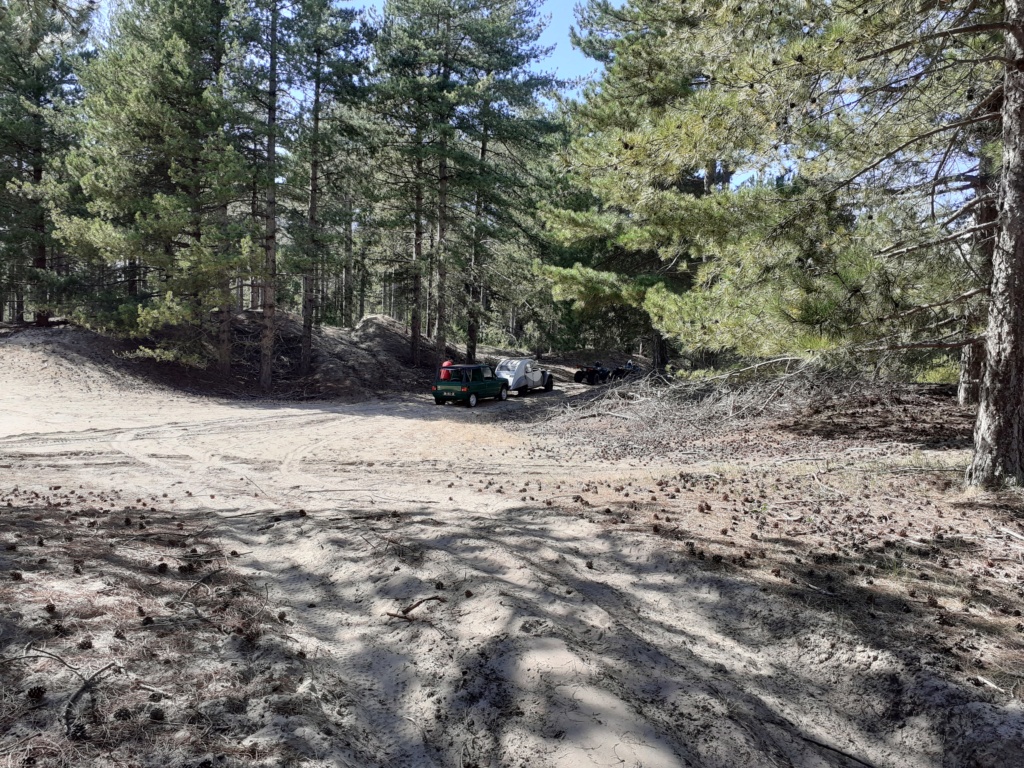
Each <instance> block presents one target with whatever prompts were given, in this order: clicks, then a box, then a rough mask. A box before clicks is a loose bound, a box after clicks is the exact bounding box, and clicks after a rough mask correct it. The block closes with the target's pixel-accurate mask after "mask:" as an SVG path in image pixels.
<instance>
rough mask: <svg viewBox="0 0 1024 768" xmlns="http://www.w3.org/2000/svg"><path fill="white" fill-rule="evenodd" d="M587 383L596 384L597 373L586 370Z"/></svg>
mask: <svg viewBox="0 0 1024 768" xmlns="http://www.w3.org/2000/svg"><path fill="white" fill-rule="evenodd" d="M587 384H590V385H591V386H593V385H594V384H597V374H596V373H595V372H594V371H588V372H587Z"/></svg>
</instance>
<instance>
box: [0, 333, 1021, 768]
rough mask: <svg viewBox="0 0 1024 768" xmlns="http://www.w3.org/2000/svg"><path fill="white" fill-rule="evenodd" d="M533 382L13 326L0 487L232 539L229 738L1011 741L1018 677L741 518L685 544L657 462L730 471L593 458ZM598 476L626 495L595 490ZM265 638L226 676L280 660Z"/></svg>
mask: <svg viewBox="0 0 1024 768" xmlns="http://www.w3.org/2000/svg"><path fill="white" fill-rule="evenodd" d="M546 397H550V398H554V397H564V394H561V395H560V394H558V393H550V394H544V393H538V394H536V395H530V396H528V397H527V398H526V399H525V401H522V402H517V399H516V398H512V399H510V401H509V402H508V403H505V404H499V403H493V402H485V403H482V404H481V405H480V406H479V407H477V408H476V409H472V410H471V409H468V408H463V407H454V406H444V407H436V406H435V405H434V404H433V403H432V402H431V401H430V400H429V399H428V398H427V397H400V398H394V399H390V400H384V401H372V402H366V403H356V404H323V403H318V404H294V403H274V402H239V401H228V400H224V401H214V400H210V399H207V398H201V397H193V396H190V395H188V394H184V393H181V392H174V391H171V390H160V389H155V388H154V387H152V386H149V385H146V384H145V383H143V382H139V381H137V380H134V379H132V378H131V377H130V376H128V375H125V374H120V373H117V372H115V371H114V370H112V369H110V368H109V367H105V366H103V365H100V364H97V363H96V362H94V361H93V360H92V359H91V358H89V357H88V356H85V357H77V356H76V354H75V353H74V351H73V348H69V347H68V346H67V345H66V344H64V343H63V342H62V341H61V340H60V338H59V336H53V335H51V336H46V335H44V334H37V333H34V332H30V333H22V334H18V335H16V336H14V337H12V338H10V339H7V340H5V341H3V342H2V343H0V497H2V496H4V495H5V494H7V495H10V494H13V493H14V489H15V488H17V492H18V493H21V494H24V493H25V492H26V491H30V490H31V491H33V492H36V493H39V494H45V493H46V491H47V490H48V489H50V488H52V487H54V486H55V485H61V486H63V487H65V488H75V489H77V490H76V492H77V493H79V494H81V495H82V496H85V495H88V494H92V495H93V496H92V497H95V498H99V497H101V496H102V497H103V498H104V499H110V501H109V502H108V503H109V506H110V508H111V510H113V509H114V508H115V507H116V509H117V510H118V511H120V510H121V509H122V507H124V505H128V506H130V507H131V508H132V509H133V510H134V512H133V514H134V513H137V512H139V511H140V510H141V509H145V510H146V511H147V512H148V514H149V515H150V516H151V517H154V516H155V517H158V516H160V515H165V514H166V515H171V514H173V515H176V516H178V517H180V518H182V519H189V520H197V519H198V520H202V521H204V522H205V525H206V526H208V527H209V529H210V531H211V534H209V535H214V536H215V537H216V540H217V541H218V542H219V546H220V547H221V549H223V550H224V551H225V552H227V551H229V550H233V551H235V552H237V553H239V556H238V557H237V558H235V559H234V560H232V561H231V565H232V567H233V568H236V569H237V570H238V571H240V572H241V573H242V575H243V576H244V577H245V578H246V579H247V580H248V581H250V582H251V583H252V584H254V585H256V587H257V588H258V589H263V590H265V592H264V594H265V595H266V600H267V606H269V607H267V608H266V610H267V611H268V612H272V613H278V612H279V611H280V612H281V613H280V614H279V615H281V616H284V617H286V618H282V619H281V621H282V622H283V623H285V624H286V627H285V630H284V632H285V634H284V637H285V638H287V639H286V641H282V642H283V643H284V646H283V647H285V649H286V651H287V652H288V653H290V654H292V656H293V657H296V658H297V659H299V661H296V662H295V663H292V664H289V665H288V666H287V676H288V677H289V678H290V679H289V681H288V682H287V683H283V682H282V683H281V685H280V686H279V687H280V690H278V689H274V691H273V692H272V693H271V694H268V695H267V696H266V697H263V698H262V699H253V700H247V701H245V702H244V704H243V705H242V706H241V707H240V708H238V707H236V711H232V712H229V713H228V714H223V713H222V714H223V716H224V717H225V718H227V720H229V721H230V723H231V724H232V726H231V727H232V729H233V730H232V731H231V733H232V734H233V735H234V736H237V737H238V744H239V745H241V746H244V747H246V748H249V749H250V752H249V753H248V754H249V755H250V757H249V758H247V759H246V760H245V761H243V762H239V763H238V764H250V765H256V764H266V765H323V766H335V765H343V766H344V765H350V766H373V765H389V766H431V765H436V766H463V767H464V768H468V766H472V765H476V766H520V765H521V766H530V767H531V768H533V767H534V766H567V767H568V766H617V765H624V766H645V767H646V768H651V767H654V766H665V767H668V766H683V765H692V766H723V767H725V766H762V765H766V766H767V765H779V766H790V765H793V766H808V767H809V766H863V765H874V766H901V767H904V766H906V767H910V766H921V767H922V768H924V767H925V766H969V765H972V766H973V765H977V766H1006V767H1007V768H1008V767H1009V766H1012V765H1019V764H1020V759H1021V755H1022V754H1024V752H1022V751H1021V750H1024V711H1022V708H1021V701H1020V698H1019V696H1020V691H1019V690H1015V691H1006V690H1002V691H997V690H993V689H990V688H988V687H986V686H984V685H980V684H978V683H977V682H976V681H975V682H971V681H970V680H969V679H968V678H969V676H970V674H969V672H965V671H963V670H961V671H960V672H957V671H956V670H955V669H954V667H953V666H951V664H950V663H947V661H946V660H941V659H937V658H933V656H934V654H933V653H932V652H931V651H930V650H928V649H926V648H924V647H923V646H922V647H918V646H917V645H916V644H915V640H914V639H913V637H914V634H913V632H912V631H911V629H912V626H913V624H914V623H915V622H916V621H923V620H924V617H923V616H921V618H920V619H916V618H915V617H913V616H911V617H907V618H906V620H905V621H903V622H902V623H901V624H899V625H898V626H899V630H898V631H886V632H885V633H881V634H882V635H884V636H887V637H888V640H886V639H885V637H880V635H879V633H877V632H874V631H873V630H871V629H869V628H867V627H865V626H862V625H860V622H865V623H870V622H872V621H873V619H872V618H870V617H869V615H868V614H867V613H865V612H864V611H865V610H866V608H865V607H864V606H863V600H862V602H861V603H860V604H858V607H857V609H856V611H853V610H847V609H846V608H845V607H844V606H845V605H846V604H847V602H848V601H852V600H853V599H854V598H844V599H842V600H840V599H839V598H837V597H836V593H834V592H833V591H832V589H831V588H829V589H826V588H825V587H815V586H813V585H810V586H807V587H805V584H810V582H811V577H809V576H801V577H800V580H799V583H798V584H797V583H796V579H793V580H792V581H791V580H789V579H784V580H780V579H773V578H772V576H771V575H770V574H769V573H768V566H769V565H773V564H774V563H768V562H767V560H766V562H765V563H764V564H763V565H764V566H765V567H764V568H761V569H757V568H753V567H751V565H750V563H749V562H748V561H754V564H755V565H756V561H757V559H758V557H761V558H762V559H766V558H765V553H764V552H763V551H762V552H760V553H759V552H758V551H756V550H755V551H754V552H753V553H751V552H749V551H746V550H749V549H750V548H752V547H757V546H759V545H758V544H757V542H756V541H754V540H751V538H750V537H749V535H745V536H744V538H743V539H742V540H738V541H737V542H736V543H735V544H729V545H727V546H728V547H734V549H728V548H724V547H725V546H726V545H723V548H721V549H719V550H717V551H720V552H723V553H724V554H725V557H723V556H722V555H715V556H714V557H712V555H711V550H710V549H709V550H708V554H707V557H705V553H704V551H703V550H700V552H699V556H698V554H697V553H698V549H699V547H700V546H701V542H702V541H704V540H705V538H702V537H706V536H707V535H710V533H711V532H710V531H709V530H705V529H706V528H709V527H710V526H711V525H712V523H710V522H708V521H707V520H706V518H703V517H701V516H700V514H699V513H698V512H696V511H695V510H694V505H693V504H689V505H688V506H687V508H686V509H685V510H684V509H683V508H682V507H681V506H680V507H678V510H679V511H677V507H676V506H672V504H671V503H670V501H669V496H672V498H673V499H674V498H675V496H677V495H679V494H682V493H683V491H679V494H675V493H673V494H669V493H668V486H669V485H677V484H679V483H680V482H682V484H683V485H684V486H685V485H686V483H687V478H688V479H689V481H690V482H693V481H695V480H696V481H697V482H700V483H708V482H718V481H719V480H721V478H723V477H725V478H727V479H728V478H739V477H740V476H741V475H742V474H743V472H745V471H747V469H749V468H745V467H743V466H740V465H737V466H732V467H725V466H723V465H722V463H721V462H716V463H715V464H714V465H710V464H700V463H691V464H688V465H681V464H679V463H678V459H676V460H675V461H669V460H668V459H662V460H659V459H655V460H652V461H645V462H643V463H642V464H641V463H640V462H637V461H632V462H631V461H619V462H616V461H607V460H606V461H598V460H597V459H595V458H593V455H592V454H590V453H588V452H586V451H581V450H579V449H578V448H577V447H574V444H573V443H571V441H566V440H563V439H561V438H559V436H557V435H546V436H542V435H540V434H538V433H536V432H533V431H531V430H528V429H525V428H523V427H522V426H520V425H519V422H517V421H509V420H508V419H507V418H506V416H507V414H508V413H510V412H513V411H514V410H515V409H521V408H528V407H530V405H531V403H532V402H534V401H531V398H535V402H538V403H540V402H543V400H542V399H543V398H546ZM680 478H683V479H682V480H680ZM714 478H718V480H714ZM737 482H740V480H739V479H737ZM716 487H717V486H716ZM613 488H616V489H622V488H627V489H632V490H633V495H632V496H631V497H629V499H630V500H628V501H627V500H626V499H624V498H620V501H621V503H617V504H616V505H615V508H614V509H613V508H612V507H611V506H608V507H605V506H604V505H605V501H604V500H605V499H606V498H610V496H611V494H612V490H611V489H613ZM675 490H677V491H678V490H679V489H678V488H676V489H675ZM622 493H628V491H621V492H617V493H616V496H617V497H621V495H622ZM716 493H718V491H716ZM588 494H589V495H588ZM726 496H727V494H726ZM142 500H147V505H146V506H141V507H140V506H139V504H140V503H141V502H142ZM639 500H642V501H643V502H644V503H645V504H644V506H643V508H642V509H641V508H640V506H639V505H637V504H636V503H635V502H636V501H639ZM716 502H717V496H716ZM610 503H611V502H609V504H610ZM631 505H632V506H631ZM660 505H665V506H660ZM658 509H661V510H662V512H663V513H664V512H665V510H668V509H671V511H672V514H674V515H675V516H676V519H675V520H672V519H671V517H666V518H664V520H663V519H662V516H661V515H657V516H656V517H654V518H652V517H651V516H650V515H651V513H652V512H653V513H655V514H656V513H657V510H658ZM606 510H607V511H606ZM620 511H622V515H621V516H619V513H620ZM609 513H610V514H609ZM0 519H2V518H0ZM652 519H654V520H659V521H662V522H661V526H662V527H664V528H666V529H667V528H670V527H671V528H672V530H680V532H679V533H678V535H675V536H673V537H666V536H664V535H655V533H652V530H653V531H655V532H657V531H658V530H659V527H658V525H654V527H653V529H652V527H651V524H652ZM665 520H667V521H668V522H665ZM717 524H718V523H714V525H717ZM672 526H674V527H672ZM680 527H681V528H680ZM751 530H753V529H751ZM737 531H739V529H738V528H737ZM687 534H692V535H687ZM724 534H725V529H724V528H723V535H724ZM729 535H730V536H733V534H731V533H730V534H729ZM734 538H736V537H735V536H734ZM687 540H689V542H690V543H687ZM694 541H696V542H697V543H696V544H694V543H693V542H694ZM794 541H796V545H797V546H799V544H800V542H799V541H798V540H796V539H794ZM785 551H787V552H789V553H790V554H789V555H787V559H788V561H789V562H792V560H793V558H792V556H791V555H792V554H793V553H794V552H797V551H799V550H794V549H789V550H785ZM776 553H777V549H776V550H772V552H771V553H770V554H771V556H772V557H775V556H776ZM8 554H10V553H8ZM731 556H732V557H731ZM744 557H745V558H746V559H744ZM796 561H797V562H800V558H799V557H797V558H796ZM731 563H736V564H735V565H733V564H731ZM826 567H827V565H826ZM30 575H31V574H30ZM884 576H885V575H884V574H883V575H881V576H879V577H878V578H879V580H880V581H881V579H883V578H884ZM869 581H870V579H869ZM79 588H80V589H82V590H87V589H89V588H90V586H89V583H88V582H87V583H83V584H82V585H80V587H79ZM423 600H426V602H420V601H423ZM413 605H415V606H416V607H414V608H412V609H411V610H406V609H409V608H410V606H413ZM916 610H917V609H916V606H915V612H916ZM870 615H871V616H874V611H872V612H871V614H870ZM879 621H881V619H879ZM894 621H895V619H894ZM969 630H970V628H969V627H967V628H965V629H964V632H963V633H962V634H966V633H969ZM4 642H5V641H4V639H3V638H2V637H0V647H2V646H3V644H4ZM95 642H97V643H105V642H114V641H113V640H112V639H110V638H107V637H104V636H102V635H98V636H97V639H96V641H95ZM1006 642H1008V643H1010V644H1011V646H1010V647H1011V649H1012V648H1015V647H1017V646H1012V643H1013V642H1018V645H1019V641H1017V640H1016V639H1014V638H1012V637H1010V638H1009V639H1007V640H1006ZM11 650H12V649H11V648H4V649H3V652H4V653H9V652H11ZM167 652H168V653H170V651H167ZM211 652H212V651H211ZM218 652H220V653H226V652H227V651H225V650H223V649H221V650H220V651H218ZM277 652H279V649H278V647H277V646H275V650H274V653H277ZM277 658H278V657H277V656H274V654H273V653H271V648H270V647H269V646H268V647H267V649H266V651H265V656H261V652H260V651H259V650H257V651H256V653H255V657H254V660H252V663H253V664H255V667H254V668H255V669H257V670H259V671H258V672H254V673H253V674H257V673H258V674H263V675H265V676H267V677H268V678H273V679H281V680H283V678H284V676H285V672H282V671H281V668H278V667H277V666H275V665H276V664H278V662H277V661H275V659H277ZM179 661H180V663H188V662H189V659H188V658H184V657H182V658H180V659H179ZM264 662H265V667H264V668H260V664H261V663H264ZM990 676H991V675H990ZM986 679H988V678H986ZM221 683H222V684H223V686H225V690H227V689H230V688H231V686H232V685H240V684H239V683H232V682H231V681H223V680H222V681H221ZM994 687H995V686H994ZM212 695H213V694H212V693H211V696H212ZM224 695H226V694H224ZM229 715H230V717H229ZM185 730H186V731H187V730H188V728H187V727H186V728H185ZM234 736H233V737H234ZM183 739H184V740H185V742H186V744H187V743H198V738H197V737H196V736H195V734H192V735H191V736H190V735H188V734H186V736H185V737H183ZM190 740H191V741H190ZM3 743H4V742H3V741H2V740H0V746H3ZM196 749H198V747H196ZM203 749H206V747H205V746H204V747H203ZM0 754H2V753H0ZM253 755H255V756H254V757H253ZM200 756H201V754H199V753H197V752H195V750H193V752H192V753H190V752H189V749H188V748H187V747H183V751H182V753H181V755H180V760H181V761H182V762H181V763H180V764H181V765H191V763H189V762H187V761H188V760H191V759H194V758H195V759H198V757H200ZM176 759H177V758H176ZM0 760H2V757H0ZM196 764H198V763H196ZM221 764H226V763H221Z"/></svg>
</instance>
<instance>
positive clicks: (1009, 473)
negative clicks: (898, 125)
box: [967, 0, 1024, 486]
mask: <svg viewBox="0 0 1024 768" xmlns="http://www.w3.org/2000/svg"><path fill="white" fill-rule="evenodd" d="M1005 13H1006V21H1007V23H1008V24H1010V25H1011V26H1012V28H1013V30H1012V31H1011V32H1008V33H1007V34H1006V53H1005V55H1006V59H1007V60H1008V61H1009V62H1013V63H1011V64H1009V65H1007V66H1006V68H1005V74H1004V80H1003V90H1004V94H1003V108H1002V132H1003V134H1002V145H1003V162H1002V179H1001V181H1000V186H999V215H1000V218H999V228H998V234H997V238H996V243H995V252H994V254H993V259H992V283H991V295H990V304H989V315H988V328H987V330H986V335H985V373H984V375H983V377H982V381H981V396H980V403H979V405H978V416H977V420H976V421H975V424H974V460H973V462H972V463H971V466H970V468H969V469H968V470H967V482H968V483H969V484H970V485H980V486H995V485H999V484H1007V485H1024V354H1022V353H1021V350H1022V349H1024V69H1021V68H1020V67H1018V66H1017V65H1016V63H1015V62H1018V61H1021V60H1022V59H1024V44H1022V39H1021V37H1019V35H1024V0H1006V11H1005Z"/></svg>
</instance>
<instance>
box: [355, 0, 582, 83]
mask: <svg viewBox="0 0 1024 768" xmlns="http://www.w3.org/2000/svg"><path fill="white" fill-rule="evenodd" d="M353 5H356V6H359V5H363V6H369V7H373V8H378V9H379V8H380V7H381V6H383V5H384V0H363V2H362V3H360V2H358V1H357V2H355V3H353ZM574 5H575V2H574V0H545V2H544V13H545V14H547V15H548V16H550V17H551V20H550V22H549V23H548V27H547V29H546V30H544V34H543V36H542V37H541V43H542V44H543V45H545V46H554V47H555V50H554V51H553V52H552V54H551V56H550V57H549V58H548V59H547V60H546V61H543V62H541V65H540V68H541V69H544V70H554V72H555V74H556V75H558V77H560V78H561V79H563V80H572V79H574V78H577V77H583V76H586V75H590V74H593V73H594V72H596V71H597V69H598V66H599V65H598V64H597V62H595V61H591V60H590V59H588V58H587V57H586V56H584V55H583V54H582V53H580V52H579V51H577V50H576V49H575V48H573V47H572V45H571V44H570V43H569V27H570V26H571V25H572V23H573V20H574V16H573V7H574Z"/></svg>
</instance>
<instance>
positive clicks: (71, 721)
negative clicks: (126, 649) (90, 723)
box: [64, 661, 121, 737]
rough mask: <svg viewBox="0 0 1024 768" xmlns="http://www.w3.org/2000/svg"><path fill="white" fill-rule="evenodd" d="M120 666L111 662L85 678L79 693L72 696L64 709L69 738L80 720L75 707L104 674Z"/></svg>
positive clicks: (65, 728)
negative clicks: (75, 712)
mask: <svg viewBox="0 0 1024 768" xmlns="http://www.w3.org/2000/svg"><path fill="white" fill-rule="evenodd" d="M120 666H121V665H120V664H118V663H117V662H116V661H112V662H110V663H109V664H107V665H106V666H105V667H102V668H100V669H98V670H96V671H95V672H93V673H92V674H91V675H89V677H87V678H85V682H83V683H82V684H81V686H79V688H78V690H77V691H75V692H74V693H73V694H71V698H70V699H68V703H67V706H66V707H64V732H65V734H66V735H67V736H69V737H70V736H71V735H72V734H73V733H74V731H75V723H76V722H77V720H78V718H77V717H76V716H75V714H74V711H75V705H76V704H78V700H79V699H80V698H82V695H83V694H84V693H85V692H86V691H88V690H89V689H90V688H92V687H93V686H94V685H96V683H98V682H99V679H100V677H101V676H102V675H103V673H104V672H106V671H107V670H108V669H112V668H113V667H120Z"/></svg>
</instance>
